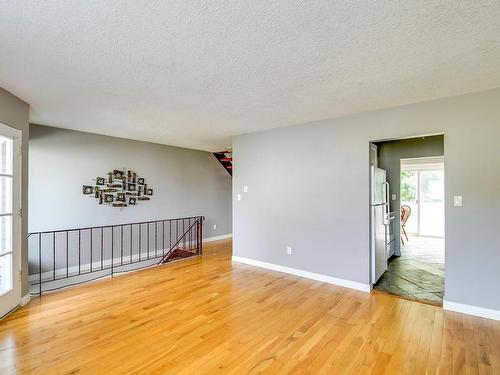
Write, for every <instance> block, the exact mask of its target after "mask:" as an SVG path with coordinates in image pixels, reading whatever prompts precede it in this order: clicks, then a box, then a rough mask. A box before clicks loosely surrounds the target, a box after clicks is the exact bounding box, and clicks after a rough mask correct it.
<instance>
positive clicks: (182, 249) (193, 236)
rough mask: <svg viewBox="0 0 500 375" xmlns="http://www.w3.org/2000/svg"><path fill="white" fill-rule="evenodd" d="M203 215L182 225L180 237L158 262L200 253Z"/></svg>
mask: <svg viewBox="0 0 500 375" xmlns="http://www.w3.org/2000/svg"><path fill="white" fill-rule="evenodd" d="M204 219H205V218H204V217H199V218H196V220H195V221H192V222H191V221H190V222H189V225H188V226H184V225H183V227H182V230H181V231H180V237H178V238H179V239H178V240H177V242H175V243H174V244H173V245H172V246H170V249H171V250H170V251H168V253H166V254H165V255H164V256H163V257H162V258H161V259H160V261H159V262H158V264H162V263H168V262H172V261H175V260H179V259H184V258H189V257H191V256H194V255H200V254H201V249H202V238H203V235H202V227H203V220H204Z"/></svg>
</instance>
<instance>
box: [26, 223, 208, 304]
mask: <svg viewBox="0 0 500 375" xmlns="http://www.w3.org/2000/svg"><path fill="white" fill-rule="evenodd" d="M204 219H205V218H204V217H203V216H194V217H186V218H179V219H165V220H155V221H143V222H137V223H127V224H117V225H105V226H100V227H86V228H73V229H62V230H53V231H43V232H34V233H29V235H28V262H29V281H30V293H31V294H35V295H37V294H38V295H41V294H42V293H43V292H47V291H51V290H55V289H60V288H63V287H66V286H70V285H75V284H80V283H84V282H89V281H92V280H95V279H99V278H101V277H106V276H113V275H114V274H118V273H123V272H129V271H132V270H136V269H140V268H145V267H150V266H153V265H157V264H163V263H166V262H169V261H170V260H172V259H173V257H172V255H173V254H174V253H176V252H179V251H181V252H182V254H184V256H185V254H188V255H191V254H192V255H199V254H201V253H202V238H203V234H202V227H203V220H204Z"/></svg>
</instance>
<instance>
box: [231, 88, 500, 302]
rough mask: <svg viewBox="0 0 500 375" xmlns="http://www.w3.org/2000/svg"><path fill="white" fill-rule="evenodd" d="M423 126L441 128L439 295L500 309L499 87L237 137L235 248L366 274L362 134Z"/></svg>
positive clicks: (358, 277)
mask: <svg viewBox="0 0 500 375" xmlns="http://www.w3.org/2000/svg"><path fill="white" fill-rule="evenodd" d="M429 134H444V149H445V159H446V168H445V180H446V187H445V194H446V203H445V210H446V217H445V220H446V275H445V289H446V290H445V299H446V300H448V301H453V302H458V303H464V304H470V305H476V306H481V307H487V308H492V309H497V310H500V294H499V293H498V286H499V285H500V272H498V270H499V267H500V242H498V241H496V238H497V234H498V228H500V167H499V166H500V147H499V146H498V140H499V138H500V89H495V90H489V91H484V92H481V93H474V94H468V95H463V96H458V97H453V98H447V99H440V100H434V101H428V102H423V103H419V104H413V105H408V106H403V107H397V108H392V109H387V110H380V111H374V112H369V113H363V114H358V115H354V116H349V117H344V118H339V119H332V120H325V121H320V122H316V123H311V124H306V125H299V126H294V127H289V128H283V129H275V130H270V131H265V132H259V133H253V134H248V135H243V136H239V137H235V139H234V140H233V152H234V154H233V157H234V175H233V176H234V177H233V244H234V245H233V246H234V255H236V256H241V257H247V258H252V259H256V260H260V261H264V262H271V263H275V264H280V265H284V266H289V267H294V268H298V269H302V270H306V271H310V272H317V273H321V274H325V275H330V276H334V277H339V278H344V279H347V280H352V281H356V282H361V283H368V282H369V225H368V221H369V210H368V200H369V168H368V160H369V156H368V152H369V148H368V143H369V141H372V140H383V139H397V138H404V137H416V136H421V135H429ZM245 185H246V186H248V193H243V186H245ZM237 194H242V200H241V201H237V200H236V195H237ZM453 195H463V198H464V206H463V207H453ZM287 245H288V246H292V248H293V255H290V256H289V255H287V254H286V246H287Z"/></svg>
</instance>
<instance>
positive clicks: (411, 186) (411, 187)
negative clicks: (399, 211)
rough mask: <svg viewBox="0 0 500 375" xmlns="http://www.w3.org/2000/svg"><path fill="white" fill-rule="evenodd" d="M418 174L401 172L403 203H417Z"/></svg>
mask: <svg viewBox="0 0 500 375" xmlns="http://www.w3.org/2000/svg"><path fill="white" fill-rule="evenodd" d="M416 186H417V173H416V172H413V171H401V201H402V202H415V200H416V199H417V192H416Z"/></svg>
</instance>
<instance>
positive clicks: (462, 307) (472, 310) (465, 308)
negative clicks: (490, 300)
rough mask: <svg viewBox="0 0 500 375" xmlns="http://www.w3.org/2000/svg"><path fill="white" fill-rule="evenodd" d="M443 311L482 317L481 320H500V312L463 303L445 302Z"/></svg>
mask: <svg viewBox="0 0 500 375" xmlns="http://www.w3.org/2000/svg"><path fill="white" fill-rule="evenodd" d="M443 309H444V310H448V311H455V312H459V313H462V314H467V315H474V316H480V317H481V318H487V319H493V320H500V311H498V310H493V309H488V308H486V307H479V306H473V305H466V304H463V303H458V302H451V301H446V300H445V301H443Z"/></svg>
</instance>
